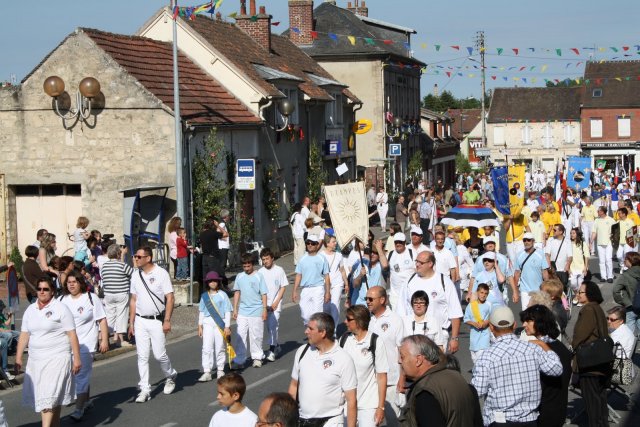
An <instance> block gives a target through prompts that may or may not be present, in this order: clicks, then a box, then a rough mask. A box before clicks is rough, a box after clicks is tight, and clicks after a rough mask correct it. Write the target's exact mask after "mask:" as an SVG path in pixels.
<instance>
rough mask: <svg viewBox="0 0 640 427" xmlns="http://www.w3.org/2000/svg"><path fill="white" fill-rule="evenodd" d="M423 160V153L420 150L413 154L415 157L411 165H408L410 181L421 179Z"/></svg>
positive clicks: (411, 160) (412, 157)
mask: <svg viewBox="0 0 640 427" xmlns="http://www.w3.org/2000/svg"><path fill="white" fill-rule="evenodd" d="M422 160H423V155H422V151H420V150H418V151H416V152H415V153H413V156H411V158H410V159H409V164H408V165H407V175H408V178H409V179H411V180H413V181H417V180H419V179H420V174H421V173H422Z"/></svg>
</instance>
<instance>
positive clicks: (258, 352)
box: [235, 314, 264, 364]
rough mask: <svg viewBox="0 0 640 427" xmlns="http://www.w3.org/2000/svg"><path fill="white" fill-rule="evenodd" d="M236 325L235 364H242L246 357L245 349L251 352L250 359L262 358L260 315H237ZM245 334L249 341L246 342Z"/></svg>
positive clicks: (262, 328)
mask: <svg viewBox="0 0 640 427" xmlns="http://www.w3.org/2000/svg"><path fill="white" fill-rule="evenodd" d="M236 324H237V325H238V326H237V334H238V335H237V339H236V345H235V350H236V358H235V362H236V363H237V364H243V363H244V362H245V360H246V359H247V349H249V351H250V354H251V359H253V360H262V359H264V352H263V351H262V339H263V337H264V320H262V317H248V316H242V315H240V314H239V315H238V319H236ZM247 335H248V338H249V341H250V342H249V343H247Z"/></svg>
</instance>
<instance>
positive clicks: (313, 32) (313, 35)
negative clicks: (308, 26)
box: [311, 31, 318, 40]
mask: <svg viewBox="0 0 640 427" xmlns="http://www.w3.org/2000/svg"><path fill="white" fill-rule="evenodd" d="M311 38H312V39H314V40H315V39H317V38H318V32H317V31H311Z"/></svg>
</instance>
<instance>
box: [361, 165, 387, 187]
mask: <svg viewBox="0 0 640 427" xmlns="http://www.w3.org/2000/svg"><path fill="white" fill-rule="evenodd" d="M364 178H365V182H366V188H367V190H368V189H369V187H370V186H371V184H373V185H375V186H376V191H377V189H378V186H379V185H384V167H383V166H370V167H368V168H366V170H365V172H364Z"/></svg>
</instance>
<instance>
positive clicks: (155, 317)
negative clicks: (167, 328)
mask: <svg viewBox="0 0 640 427" xmlns="http://www.w3.org/2000/svg"><path fill="white" fill-rule="evenodd" d="M136 316H138V317H141V318H143V319H149V320H162V315H161V314H154V315H153V316H142V315H140V314H138V313H136Z"/></svg>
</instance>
